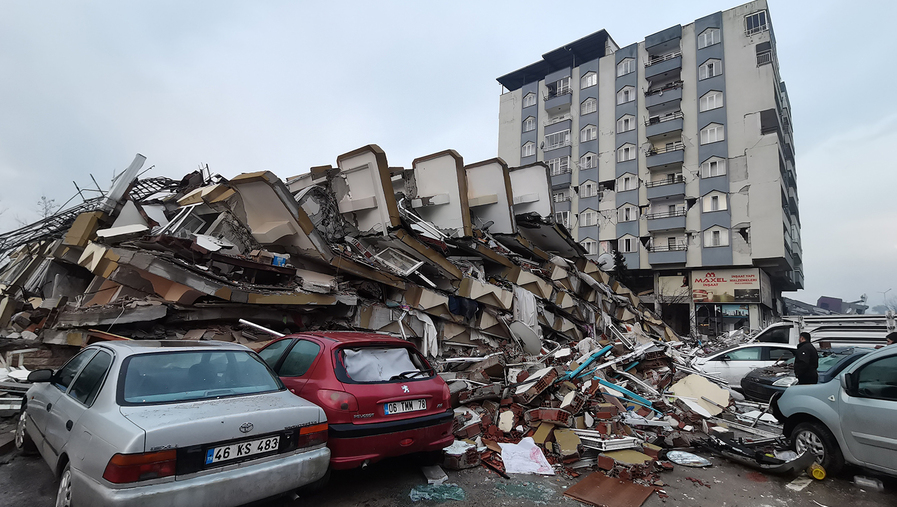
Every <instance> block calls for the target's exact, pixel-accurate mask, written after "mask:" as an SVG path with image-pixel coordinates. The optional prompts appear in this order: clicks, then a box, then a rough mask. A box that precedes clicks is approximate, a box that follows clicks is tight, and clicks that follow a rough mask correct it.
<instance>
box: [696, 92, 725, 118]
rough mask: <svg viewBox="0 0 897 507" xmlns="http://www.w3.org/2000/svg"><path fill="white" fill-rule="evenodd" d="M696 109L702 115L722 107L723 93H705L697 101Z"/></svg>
mask: <svg viewBox="0 0 897 507" xmlns="http://www.w3.org/2000/svg"><path fill="white" fill-rule="evenodd" d="M698 107H699V110H700V111H701V112H702V113H703V112H704V111H710V110H711V109H717V108H720V107H723V92H720V91H716V90H713V91H709V92H707V93H705V94H704V96H703V97H701V100H699V101H698Z"/></svg>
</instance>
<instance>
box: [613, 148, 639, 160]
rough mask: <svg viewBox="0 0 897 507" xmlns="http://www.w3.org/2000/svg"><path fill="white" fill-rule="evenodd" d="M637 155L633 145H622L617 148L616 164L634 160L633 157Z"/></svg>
mask: <svg viewBox="0 0 897 507" xmlns="http://www.w3.org/2000/svg"><path fill="white" fill-rule="evenodd" d="M637 155H638V153H637V152H636V150H635V145H632V144H624V145H623V146H620V147H619V148H617V162H626V161H629V160H635V157H636V156H637Z"/></svg>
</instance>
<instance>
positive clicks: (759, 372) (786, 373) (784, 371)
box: [745, 364, 794, 378]
mask: <svg viewBox="0 0 897 507" xmlns="http://www.w3.org/2000/svg"><path fill="white" fill-rule="evenodd" d="M793 376H794V366H792V365H790V364H788V365H784V366H765V367H763V368H757V369H756V370H751V371H750V372H749V373H748V374H747V375H745V377H751V378H781V377H793Z"/></svg>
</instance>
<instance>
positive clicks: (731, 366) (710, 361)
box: [694, 343, 797, 389]
mask: <svg viewBox="0 0 897 507" xmlns="http://www.w3.org/2000/svg"><path fill="white" fill-rule="evenodd" d="M795 349H797V347H796V346H794V345H789V344H787V343H783V344H778V343H746V344H743V345H736V346H734V347H729V348H727V349H725V350H721V351H719V352H714V353H712V354H710V355H708V356H706V357H698V358H696V359H695V361H694V365H695V366H697V367H699V368H700V369H701V370H702V371H704V372H705V373H711V374H717V375H719V376H720V377H722V378H723V379H724V380H726V381H728V382H729V386H730V387H732V388H734V389H740V388H741V379H742V377H744V376H745V375H747V374H748V373H750V371H751V370H754V369H756V368H762V367H764V366H772V365H773V364H775V363H776V362H777V361H781V360H783V359H789V358H792V357H794V351H795Z"/></svg>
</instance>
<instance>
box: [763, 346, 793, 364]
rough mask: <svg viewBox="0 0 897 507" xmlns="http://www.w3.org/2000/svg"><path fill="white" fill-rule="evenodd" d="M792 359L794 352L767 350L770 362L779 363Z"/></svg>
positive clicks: (788, 350)
mask: <svg viewBox="0 0 897 507" xmlns="http://www.w3.org/2000/svg"><path fill="white" fill-rule="evenodd" d="M792 357H794V351H793V350H791V349H769V360H770V361H781V360H783V359H791V358H792Z"/></svg>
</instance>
